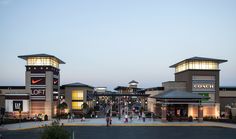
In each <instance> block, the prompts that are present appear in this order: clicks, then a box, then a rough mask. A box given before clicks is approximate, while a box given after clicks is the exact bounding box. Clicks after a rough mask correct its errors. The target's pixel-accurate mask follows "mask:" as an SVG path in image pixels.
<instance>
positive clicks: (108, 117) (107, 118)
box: [106, 112, 110, 127]
mask: <svg viewBox="0 0 236 139" xmlns="http://www.w3.org/2000/svg"><path fill="white" fill-rule="evenodd" d="M106 122H107V127H108V126H109V124H110V113H109V112H107V113H106Z"/></svg>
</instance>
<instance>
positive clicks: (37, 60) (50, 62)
mask: <svg viewBox="0 0 236 139" xmlns="http://www.w3.org/2000/svg"><path fill="white" fill-rule="evenodd" d="M27 65H29V66H35V65H41V66H42V65H43V66H46V65H47V66H53V67H56V68H58V67H59V62H58V60H57V59H55V58H50V57H30V58H28V59H27Z"/></svg>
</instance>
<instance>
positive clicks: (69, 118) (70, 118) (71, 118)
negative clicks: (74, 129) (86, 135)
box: [67, 113, 75, 122]
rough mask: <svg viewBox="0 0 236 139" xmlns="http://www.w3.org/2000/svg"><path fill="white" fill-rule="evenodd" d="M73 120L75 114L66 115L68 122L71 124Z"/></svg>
mask: <svg viewBox="0 0 236 139" xmlns="http://www.w3.org/2000/svg"><path fill="white" fill-rule="evenodd" d="M74 118H75V114H74V113H68V115H67V120H68V122H73V121H74Z"/></svg>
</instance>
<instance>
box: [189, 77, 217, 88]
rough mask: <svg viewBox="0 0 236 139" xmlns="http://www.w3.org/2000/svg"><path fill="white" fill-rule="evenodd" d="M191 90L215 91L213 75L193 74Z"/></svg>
mask: <svg viewBox="0 0 236 139" xmlns="http://www.w3.org/2000/svg"><path fill="white" fill-rule="evenodd" d="M192 91H194V92H202V91H204V92H215V77H214V76H193V80H192Z"/></svg>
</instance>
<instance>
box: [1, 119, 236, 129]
mask: <svg viewBox="0 0 236 139" xmlns="http://www.w3.org/2000/svg"><path fill="white" fill-rule="evenodd" d="M51 123H52V121H42V122H39V121H35V122H24V123H20V124H19V123H16V124H7V125H4V126H0V130H1V131H2V130H27V129H33V128H41V127H43V126H44V125H50V124H51ZM60 123H61V124H63V125H64V126H106V120H105V118H96V119H85V121H81V119H74V120H67V119H63V120H60ZM111 126H211V127H225V128H234V129H236V124H228V123H219V122H205V121H204V122H197V121H193V122H162V121H161V120H159V119H158V120H153V119H151V118H146V120H145V122H143V121H142V120H141V119H133V120H132V121H130V120H129V122H128V123H124V119H123V118H122V119H120V120H119V119H118V118H116V117H114V118H112V125H111Z"/></svg>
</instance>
